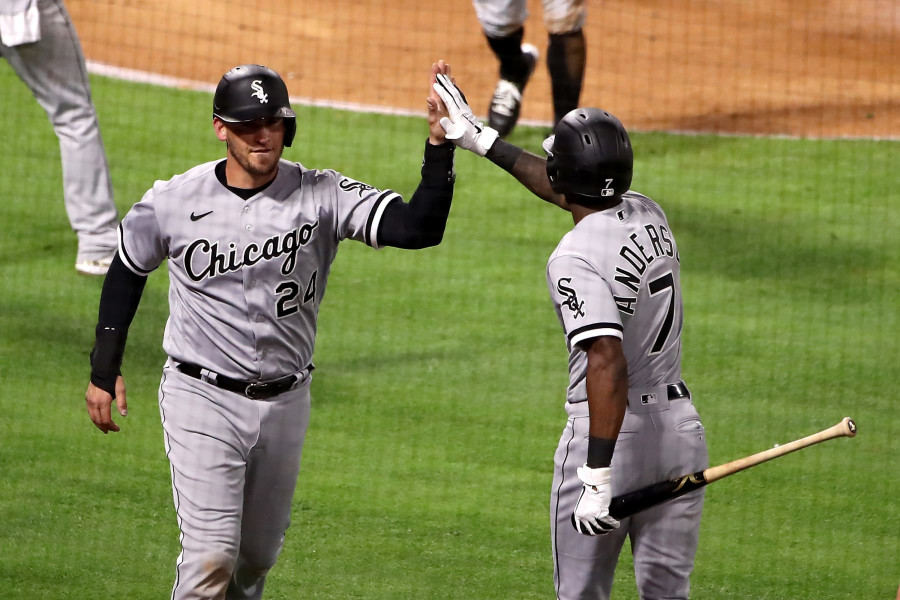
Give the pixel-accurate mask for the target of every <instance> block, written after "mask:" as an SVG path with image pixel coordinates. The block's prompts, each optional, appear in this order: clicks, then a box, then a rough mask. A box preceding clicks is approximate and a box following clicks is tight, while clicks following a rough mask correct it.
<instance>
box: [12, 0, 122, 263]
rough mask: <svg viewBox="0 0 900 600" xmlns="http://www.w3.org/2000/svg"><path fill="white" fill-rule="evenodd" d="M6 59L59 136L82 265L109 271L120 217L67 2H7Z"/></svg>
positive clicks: (77, 260) (66, 197)
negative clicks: (114, 200) (66, 5)
mask: <svg viewBox="0 0 900 600" xmlns="http://www.w3.org/2000/svg"><path fill="white" fill-rule="evenodd" d="M0 56H2V57H3V58H5V59H6V60H7V61H8V62H9V64H10V66H11V67H12V68H13V70H14V71H15V72H16V74H17V75H18V76H19V78H20V79H21V80H22V81H23V82H24V83H25V85H27V86H28V89H30V90H31V93H32V94H34V97H35V98H36V99H37V101H38V103H39V104H40V105H41V107H42V108H43V109H44V111H45V112H46V113H47V116H48V117H49V118H50V123H51V124H52V125H53V130H54V131H55V132H56V137H57V138H59V153H60V158H61V160H62V178H63V198H64V200H65V205H66V213H67V214H68V216H69V222H70V223H71V225H72V229H74V230H75V233H76V235H77V236H78V253H77V255H76V258H75V269H76V270H77V271H78V272H80V273H84V274H87V275H104V274H105V273H106V271H107V269H108V268H109V264H110V262H111V261H112V256H113V254H114V253H115V251H116V223H117V222H118V216H117V214H116V206H115V204H114V203H113V194H112V186H111V184H110V180H109V169H108V168H107V164H106V154H105V152H104V150H103V140H102V139H101V137H100V128H99V126H98V123H97V113H96V111H95V110H94V105H93V103H92V102H91V88H90V85H89V83H88V76H87V68H86V67H85V64H84V55H83V54H82V51H81V44H80V42H79V41H78V35H77V34H76V33H75V28H74V27H73V26H72V19H71V18H70V17H69V13H68V12H66V7H65V6H64V5H63V3H62V0H5V1H4V2H0Z"/></svg>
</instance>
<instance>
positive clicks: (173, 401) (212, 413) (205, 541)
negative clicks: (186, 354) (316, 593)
mask: <svg viewBox="0 0 900 600" xmlns="http://www.w3.org/2000/svg"><path fill="white" fill-rule="evenodd" d="M309 385H310V377H309V375H306V376H305V378H304V379H303V380H302V381H301V382H300V383H299V384H298V385H297V386H296V387H295V388H294V389H293V390H290V391H288V392H285V393H283V394H280V395H278V396H275V397H274V398H269V399H267V400H251V399H248V398H245V397H243V396H241V395H238V394H233V393H231V392H227V391H224V390H221V389H219V388H217V387H215V386H213V385H211V384H208V383H205V382H202V381H199V380H197V379H193V378H191V377H188V376H187V375H184V374H182V373H180V372H178V371H177V370H175V369H174V368H173V367H172V366H171V365H167V366H166V367H165V368H164V369H163V376H162V381H161V383H160V391H159V406H160V415H161V417H162V422H163V431H164V434H165V447H166V455H167V457H168V459H169V462H170V466H171V472H172V490H173V498H174V501H175V511H176V515H177V519H178V527H179V529H180V531H181V548H182V551H181V554H180V555H179V556H178V561H177V566H176V575H175V584H174V586H173V590H172V600H188V599H191V600H200V599H202V600H212V599H222V598H225V599H228V600H237V599H242V600H243V599H248V600H249V599H254V600H256V599H259V598H260V597H261V596H262V592H263V586H264V585H265V578H266V574H267V573H268V571H269V569H271V568H272V566H273V565H274V564H275V561H276V559H277V558H278V554H279V553H280V551H281V547H282V544H283V542H284V535H285V531H286V530H287V528H288V526H289V525H290V516H291V501H292V499H293V496H294V489H295V487H296V483H297V475H298V472H299V469H300V455H301V451H302V449H303V440H304V436H305V434H306V428H307V425H308V424H309V413H310V397H309Z"/></svg>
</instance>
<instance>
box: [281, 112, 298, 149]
mask: <svg viewBox="0 0 900 600" xmlns="http://www.w3.org/2000/svg"><path fill="white" fill-rule="evenodd" d="M296 133H297V119H296V117H288V118H285V119H284V145H285V146H287V147H288V148H290V147H291V144H292V143H293V141H294V135H296Z"/></svg>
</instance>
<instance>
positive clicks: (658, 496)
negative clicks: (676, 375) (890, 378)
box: [609, 417, 856, 519]
mask: <svg viewBox="0 0 900 600" xmlns="http://www.w3.org/2000/svg"><path fill="white" fill-rule="evenodd" d="M855 435H856V423H854V422H853V419H851V418H850V417H844V419H843V420H842V421H841V422H840V423H838V424H837V425H834V426H832V427H829V428H828V429H824V430H822V431H820V432H819V433H814V434H812V435H809V436H806V437H805V438H802V439H799V440H794V441H793V442H789V443H787V444H784V445H782V446H775V447H774V448H770V449H769V450H763V451H762V452H757V453H756V454H751V455H750V456H745V457H744V458H739V459H737V460H733V461H731V462H727V463H725V464H723V465H718V466H716V467H709V468H708V469H706V470H703V471H697V472H696V473H690V474H688V475H682V476H681V477H676V478H675V479H668V480H666V481H659V482H657V483H652V484H650V485H648V486H646V487H643V488H641V489H639V490H634V491H633V492H628V493H627V494H622V495H620V496H616V497H614V498H613V499H612V500H611V501H610V503H609V514H610V515H612V516H613V517H615V518H616V519H622V518H625V517H628V516H631V515H633V514H635V513H637V512H640V511H642V510H644V509H647V508H650V507H651V506H656V505H657V504H661V503H663V502H666V501H668V500H673V499H675V498H678V497H679V496H683V495H685V494H687V493H688V492H691V491H693V490H696V489H699V488H701V487H703V486H705V485H707V484H710V483H712V482H713V481H718V480H719V479H722V478H723V477H728V476H729V475H733V474H735V473H737V472H738V471H743V470H744V469H749V468H750V467H755V466H756V465H758V464H760V463H764V462H766V461H769V460H772V459H773V458H778V457H780V456H784V455H785V454H790V453H791V452H794V451H795V450H800V449H802V448H806V447H808V446H812V445H813V444H818V443H820V442H825V441H828V440H832V439H834V438H839V437H853V436H855Z"/></svg>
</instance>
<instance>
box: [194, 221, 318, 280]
mask: <svg viewBox="0 0 900 600" xmlns="http://www.w3.org/2000/svg"><path fill="white" fill-rule="evenodd" d="M318 226H319V221H316V222H315V223H306V224H304V225H301V226H300V227H297V228H296V229H292V230H291V231H288V232H286V233H283V234H281V235H273V236H272V237H270V238H268V239H266V240H265V241H264V242H263V243H262V247H260V246H258V245H256V244H254V243H250V244H247V246H246V247H245V248H244V250H243V252H241V251H239V250H238V247H237V244H235V243H234V242H230V243H229V244H228V252H227V253H225V252H221V251H219V242H210V241H209V240H207V239H205V238H200V239H197V240H194V241H193V242H191V243H190V244H189V245H188V247H187V250H185V253H184V270H185V272H186V273H187V275H188V277H190V278H191V279H192V280H193V281H200V280H202V279H206V278H212V277H216V276H218V275H223V274H225V273H231V272H234V271H239V270H240V269H241V268H242V267H244V266H247V267H249V266H251V265H255V264H256V263H258V262H259V261H261V260H274V259H276V258H279V257H281V256H284V255H287V258H286V259H285V260H284V263H283V264H282V265H281V272H282V273H283V274H284V275H290V274H291V272H292V271H293V270H294V266H295V265H296V264H297V252H298V251H299V250H300V248H302V247H303V246H305V245H306V244H308V243H309V241H310V240H311V239H312V236H313V232H314V231H315V230H316V228H317V227H318ZM195 253H198V254H199V257H201V258H203V259H204V260H202V262H201V265H202V268H201V269H199V270H197V269H195V267H194V262H195V259H194V255H195ZM198 261H199V258H198Z"/></svg>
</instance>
